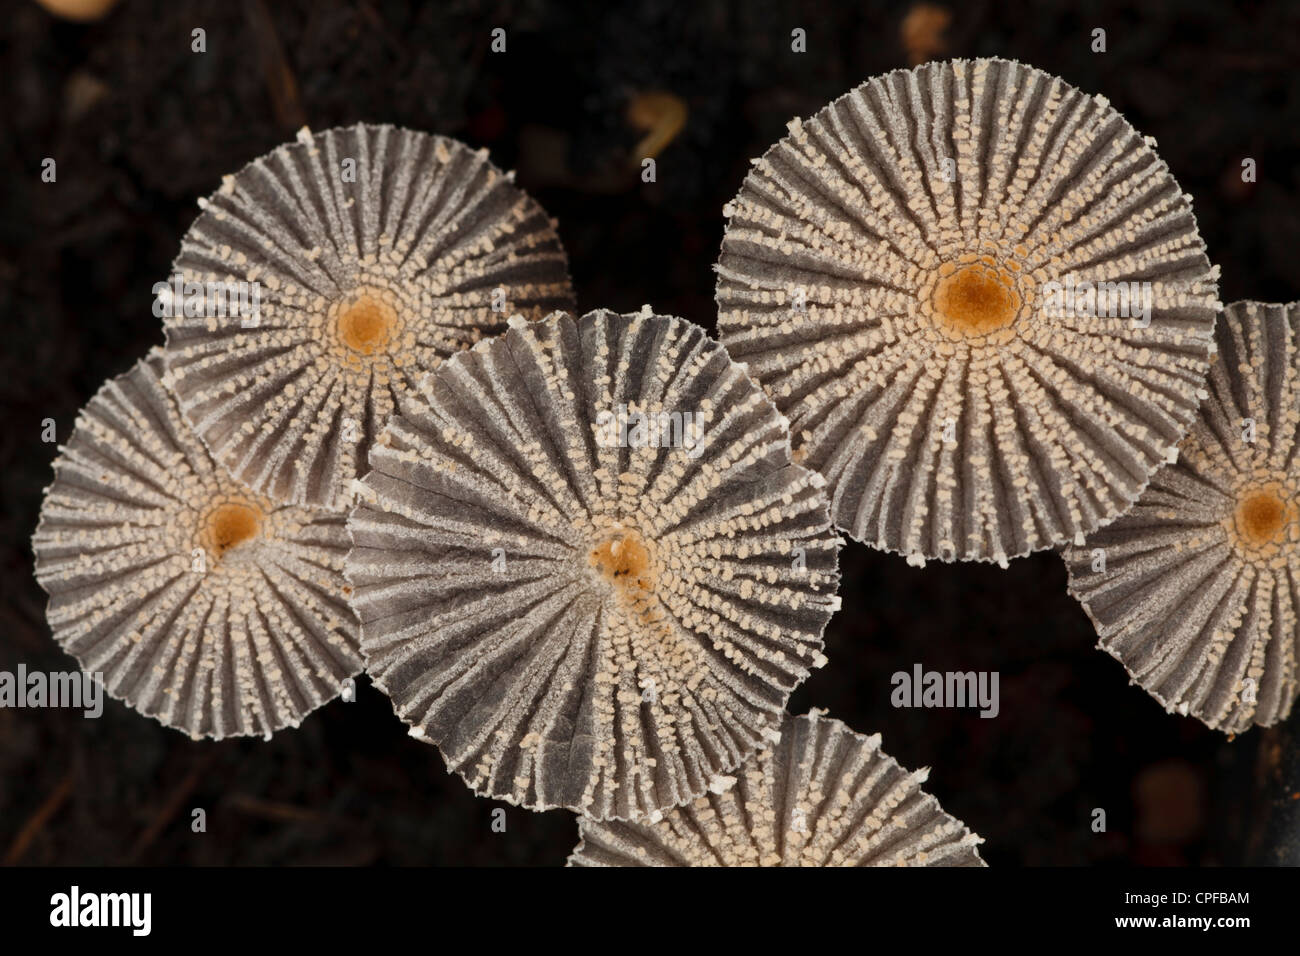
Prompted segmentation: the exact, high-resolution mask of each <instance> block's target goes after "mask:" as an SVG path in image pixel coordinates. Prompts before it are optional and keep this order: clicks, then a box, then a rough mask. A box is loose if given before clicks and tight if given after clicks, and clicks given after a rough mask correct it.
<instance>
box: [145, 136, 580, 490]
mask: <svg viewBox="0 0 1300 956" xmlns="http://www.w3.org/2000/svg"><path fill="white" fill-rule="evenodd" d="M201 205H202V206H203V213H202V214H201V215H200V216H199V217H198V219H197V220H196V221H195V222H194V224H193V226H191V227H190V230H189V232H188V233H187V234H186V236H185V239H184V242H183V244H182V247H181V252H180V255H179V256H178V257H177V259H176V262H175V264H174V272H175V273H176V274H177V275H178V276H179V277H180V279H181V281H182V282H188V283H192V284H193V285H192V288H193V289H196V290H197V289H198V288H199V287H200V285H199V284H202V288H203V289H205V290H206V289H207V287H208V284H209V283H213V284H214V285H215V287H216V288H217V290H219V291H226V292H227V295H228V296H229V290H232V289H235V288H238V290H239V292H240V295H241V296H242V297H243V300H244V301H245V303H246V302H247V301H248V300H253V299H256V305H255V308H253V309H252V310H251V311H252V312H253V313H254V314H253V315H251V316H250V315H249V314H247V313H248V312H249V311H250V310H249V309H247V308H246V309H245V310H244V313H243V314H240V315H217V316H214V315H212V314H201V315H185V314H179V315H175V314H172V315H168V316H167V317H166V319H165V325H166V330H167V367H168V385H169V386H170V387H171V388H172V389H173V390H174V391H175V393H176V395H177V398H178V399H179V400H180V405H181V409H182V411H183V412H184V413H185V416H186V417H187V418H188V419H189V421H190V422H191V424H192V425H193V426H194V428H195V430H196V431H197V432H198V434H199V436H200V437H201V438H202V439H203V440H204V441H205V442H206V443H207V444H208V446H209V448H211V449H212V452H213V454H214V455H215V456H216V458H217V459H218V460H219V461H221V462H222V463H223V464H224V465H225V466H227V467H228V468H229V469H230V470H231V472H232V473H233V474H234V475H235V476H236V477H237V478H239V479H240V480H242V481H243V482H245V483H246V484H248V485H249V486H250V487H251V488H253V489H254V490H256V491H259V492H261V493H263V494H265V495H268V496H269V497H272V498H274V499H276V500H283V501H290V502H293V503H297V504H319V505H326V506H330V507H338V508H343V507H345V506H346V504H347V502H348V496H349V492H350V484H351V481H352V480H353V479H354V478H356V477H357V474H358V470H359V469H362V470H363V469H364V462H365V460H366V459H365V453H366V450H367V449H368V448H369V446H370V443H371V441H372V440H373V438H374V436H375V435H376V434H377V433H378V431H379V429H380V427H381V426H382V424H383V422H384V421H385V420H386V419H387V417H388V415H389V414H390V413H391V412H392V411H393V410H394V408H396V407H397V405H398V403H399V402H400V400H401V398H402V396H403V395H404V394H406V393H407V392H409V391H410V390H412V388H413V387H414V386H415V384H416V383H417V382H418V381H419V378H420V377H421V376H422V375H423V374H424V373H425V372H427V371H428V370H429V369H432V368H434V367H435V366H436V365H437V364H438V362H439V361H441V360H442V359H443V358H445V357H446V356H448V355H450V354H452V353H453V352H456V351H459V350H460V349H462V348H464V347H466V346H469V345H472V344H473V343H474V342H476V341H478V340H479V339H480V338H482V337H483V336H485V335H491V334H494V333H496V332H499V331H500V330H502V329H504V328H505V322H506V318H507V317H508V316H509V315H511V314H513V313H523V314H526V315H528V316H530V317H533V318H540V317H541V316H543V315H545V314H547V313H549V312H550V311H551V310H553V309H556V308H570V307H572V304H573V293H572V289H571V287H570V284H569V280H568V273H567V264H566V260H565V255H564V250H563V249H562V248H561V246H560V241H559V238H558V236H557V235H556V232H555V226H554V223H552V222H551V220H549V219H548V218H547V217H546V214H545V213H544V212H543V211H542V209H541V208H540V207H539V206H538V205H537V204H536V203H535V202H533V200H531V199H530V198H529V197H528V196H526V195H525V194H524V193H523V192H521V191H520V190H519V189H518V188H517V187H516V186H515V185H514V182H513V175H512V174H505V173H502V172H501V171H500V170H498V169H497V168H496V167H495V166H493V165H492V164H491V163H490V162H489V161H488V160H487V158H486V151H483V152H474V151H473V150H471V149H470V148H469V147H467V146H465V145H464V144H462V143H458V142H456V141H455V140H450V139H446V138H444V137H441V136H430V135H428V134H425V133H419V132H414V131H411V130H403V129H397V128H394V127H391V126H368V125H357V126H350V127H346V128H340V129H333V130H329V131H327V132H325V133H322V134H318V135H317V134H312V133H311V132H309V131H307V130H303V131H302V132H301V133H300V134H299V138H298V142H296V143H290V144H288V145H285V146H281V147H279V148H277V149H275V150H273V151H272V152H271V153H270V154H268V155H267V156H263V157H262V158H260V159H257V160H255V161H254V162H252V163H250V164H249V165H248V166H246V167H245V168H244V169H243V170H241V171H240V172H239V173H237V174H235V175H234V176H231V177H227V178H226V180H225V181H224V182H223V184H222V186H221V188H220V189H219V190H218V191H217V192H216V193H215V194H214V195H213V196H211V197H210V198H209V199H207V200H206V201H204V202H203V203H201ZM250 287H251V288H252V290H253V292H252V293H251V294H250V293H249V291H248V290H249V288H250ZM169 311H171V312H177V311H182V310H180V309H177V308H173V309H171V310H169ZM193 311H196V312H197V311H200V310H197V309H195V310H193ZM202 311H205V312H208V313H211V312H213V311H221V309H220V307H219V306H217V307H214V308H209V309H206V310H202ZM226 311H229V310H226Z"/></svg>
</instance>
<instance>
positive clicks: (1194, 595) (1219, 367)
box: [1064, 302, 1300, 733]
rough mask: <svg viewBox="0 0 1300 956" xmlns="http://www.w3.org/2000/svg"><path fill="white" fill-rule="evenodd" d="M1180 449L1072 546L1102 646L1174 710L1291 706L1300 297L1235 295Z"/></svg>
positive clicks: (1299, 514)
mask: <svg viewBox="0 0 1300 956" xmlns="http://www.w3.org/2000/svg"><path fill="white" fill-rule="evenodd" d="M1215 339H1216V342H1217V344H1218V354H1217V355H1216V357H1215V361H1214V363H1213V365H1212V367H1211V369H1210V377H1209V397H1208V399H1207V400H1206V401H1205V403H1204V404H1203V405H1202V406H1201V411H1200V414H1199V416H1198V418H1197V420H1196V422H1195V423H1194V424H1193V425H1192V429H1191V431H1190V433H1189V434H1188V436H1187V438H1186V439H1184V441H1183V443H1182V446H1181V447H1180V450H1179V454H1178V460H1177V462H1176V463H1175V464H1171V465H1167V466H1166V467H1165V468H1163V469H1162V470H1161V471H1159V472H1157V473H1156V475H1155V477H1153V478H1152V479H1151V485H1150V487H1148V488H1147V490H1146V491H1145V492H1144V493H1143V495H1142V497H1141V498H1140V499H1139V500H1138V503H1137V505H1136V506H1135V507H1134V508H1133V510H1132V511H1131V512H1129V513H1128V514H1127V515H1125V516H1124V517H1122V518H1120V519H1119V520H1118V521H1116V522H1114V523H1113V524H1111V525H1109V526H1108V527H1106V528H1104V529H1103V530H1101V531H1098V532H1097V533H1095V534H1093V535H1090V536H1089V537H1088V538H1087V540H1086V541H1085V542H1084V544H1083V545H1082V546H1081V547H1075V548H1069V549H1067V550H1066V551H1065V552H1064V556H1065V562H1066V567H1067V569H1068V570H1069V578H1070V580H1069V588H1070V593H1071V594H1072V595H1074V597H1075V598H1077V599H1078V600H1079V601H1080V602H1081V603H1082V604H1083V607H1084V610H1085V611H1087V613H1088V616H1089V617H1090V618H1091V619H1092V621H1093V623H1094V624H1095V625H1096V627H1097V633H1098V635H1099V637H1100V645H1099V646H1100V647H1101V648H1102V649H1104V650H1105V651H1106V652H1107V653H1109V654H1111V655H1112V656H1113V657H1115V658H1116V659H1118V660H1119V661H1120V662H1121V663H1122V664H1123V665H1124V667H1125V668H1126V669H1127V670H1128V672H1129V675H1130V677H1131V678H1132V679H1133V681H1134V682H1135V683H1137V684H1139V685H1141V686H1142V687H1143V688H1144V689H1145V690H1146V691H1147V692H1148V693H1149V694H1151V696H1152V697H1154V698H1155V699H1156V700H1158V701H1159V702H1160V703H1161V704H1163V705H1164V706H1165V707H1166V708H1167V709H1168V710H1169V711H1171V712H1175V711H1176V712H1177V713H1180V714H1185V715H1186V714H1190V715H1192V716H1194V717H1196V718H1198V719H1199V720H1201V721H1203V722H1204V723H1205V724H1207V725H1208V726H1210V727H1215V728H1218V729H1219V730H1223V731H1225V732H1228V733H1237V732H1239V731H1243V730H1247V729H1249V728H1250V726H1251V724H1252V723H1253V724H1258V725H1260V726H1271V725H1272V724H1276V723H1278V722H1279V721H1281V720H1283V719H1285V718H1286V716H1287V715H1288V714H1289V713H1290V711H1291V706H1292V704H1293V703H1294V702H1295V699H1296V694H1297V676H1296V659H1297V650H1300V624H1298V623H1297V611H1298V610H1300V303H1296V302H1292V303H1290V304H1289V305H1275V304H1265V303H1261V302H1234V303H1232V304H1231V305H1229V306H1228V307H1227V308H1226V309H1225V311H1224V314H1223V316H1222V317H1221V318H1220V320H1219V325H1218V329H1217V331H1216V333H1215Z"/></svg>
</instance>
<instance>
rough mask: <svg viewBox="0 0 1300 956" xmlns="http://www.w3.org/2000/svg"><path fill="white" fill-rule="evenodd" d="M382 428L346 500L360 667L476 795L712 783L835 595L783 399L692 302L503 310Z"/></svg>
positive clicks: (807, 649) (562, 799)
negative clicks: (508, 322) (676, 311)
mask: <svg viewBox="0 0 1300 956" xmlns="http://www.w3.org/2000/svg"><path fill="white" fill-rule="evenodd" d="M424 398H425V401H423V402H421V403H419V404H418V405H417V404H414V403H413V404H412V405H411V407H410V408H409V409H407V410H406V411H404V412H403V413H400V414H398V415H395V416H394V417H393V418H392V420H391V421H390V424H389V426H388V429H387V431H386V433H385V434H384V435H383V436H382V437H381V439H380V441H379V442H378V443H377V444H376V445H375V447H374V449H373V450H372V452H371V456H370V460H371V465H372V471H371V472H370V474H369V475H367V477H366V478H365V479H364V480H363V481H362V482H361V483H360V489H359V493H358V500H357V505H356V507H355V508H354V510H353V513H352V517H351V518H350V519H349V524H348V527H349V530H350V532H351V533H352V536H353V540H354V543H355V547H354V549H353V551H352V552H351V554H350V555H349V557H348V577H349V579H350V580H351V581H352V583H353V584H354V586H355V587H356V593H355V599H354V606H355V607H356V609H357V612H358V615H359V616H360V618H361V623H362V647H363V650H364V652H365V655H366V661H367V670H368V671H369V673H370V674H371V675H372V676H373V678H374V680H375V682H376V684H377V685H378V686H379V687H380V688H381V689H383V690H384V691H386V692H387V693H388V694H389V695H390V696H391V697H392V699H393V702H394V707H395V709H396V711H397V713H398V714H399V716H401V717H402V719H403V720H405V721H406V722H407V723H409V724H411V725H412V727H413V730H412V733H413V734H415V735H417V736H422V737H424V738H426V739H428V740H429V741H431V742H433V743H434V744H436V745H437V746H438V747H439V748H440V749H441V750H442V753H443V755H444V756H445V757H446V760H447V763H448V765H449V766H450V767H451V768H452V769H454V770H456V771H457V772H459V773H460V774H461V775H462V776H463V777H464V779H465V780H466V782H467V783H468V784H469V785H470V786H471V787H472V788H474V789H475V790H476V791H477V792H479V793H480V794H483V795H488V796H492V797H496V798H499V799H503V800H507V801H510V802H514V803H521V804H523V805H525V806H528V807H532V808H535V809H548V808H551V807H567V808H570V809H573V810H579V811H585V812H587V813H590V814H592V815H594V816H598V817H602V818H611V817H618V818H630V817H634V816H647V815H654V814H656V813H658V812H659V811H662V810H664V809H666V808H668V807H671V806H674V805H676V804H679V803H681V802H683V801H685V800H687V799H690V798H692V797H695V796H698V795H699V794H701V793H703V792H705V791H706V790H708V789H709V788H710V787H717V786H720V785H722V782H723V781H724V780H725V776H726V774H727V773H728V772H729V771H730V770H731V769H733V768H734V767H736V766H737V765H738V764H739V763H740V761H741V760H742V759H743V758H744V757H745V756H747V755H748V754H749V753H750V752H752V751H753V750H754V749H755V748H756V747H758V746H760V745H761V744H763V743H766V742H770V740H771V739H773V738H774V737H775V734H776V732H777V729H778V727H779V725H780V721H781V716H782V714H783V713H784V707H785V702H786V699H787V697H788V695H789V694H790V691H791V690H792V689H793V688H794V687H795V686H796V685H797V684H798V683H799V682H800V681H802V680H803V679H804V678H805V677H806V676H807V675H808V673H809V672H810V669H811V668H813V667H815V666H820V664H821V663H823V662H824V658H823V657H822V655H821V646H822V631H823V629H824V627H825V625H826V623H827V621H828V619H829V618H830V615H831V613H832V612H833V611H834V610H835V608H837V607H838V604H839V600H838V598H837V597H836V596H835V589H836V586H837V584H838V572H837V570H836V556H837V552H838V549H839V544H840V542H839V538H838V536H837V535H836V534H835V533H834V531H833V529H832V528H831V527H830V521H829V514H828V512H827V505H826V500H825V496H824V494H823V490H822V488H823V485H824V482H823V481H822V479H821V477H820V476H819V475H817V474H816V473H815V472H811V471H808V470H807V469H804V468H802V467H800V466H798V465H795V464H793V463H792V462H791V461H790V448H789V437H788V433H787V431H786V427H785V421H784V419H782V418H781V416H780V415H779V414H778V413H777V412H776V410H775V409H774V408H773V407H772V404H771V402H769V401H768V400H767V398H766V397H764V395H763V393H762V391H761V390H760V389H759V388H758V387H757V385H755V384H754V383H753V382H752V381H751V380H750V379H749V378H748V377H747V376H746V375H745V374H744V372H743V371H742V370H741V369H740V368H739V367H738V366H737V365H736V364H735V363H733V362H732V361H731V360H730V359H729V358H728V356H727V353H726V351H725V350H724V349H722V347H721V346H719V345H718V344H717V343H716V342H713V341H711V340H710V339H709V338H708V336H707V335H705V333H704V332H703V330H702V329H700V328H699V327H698V326H695V325H692V324H691V323H689V322H685V321H683V320H681V319H676V318H671V317H665V316H657V315H652V314H650V312H649V310H648V309H647V310H645V311H643V312H642V313H639V314H631V315H616V314H614V313H611V312H592V313H589V314H588V315H586V316H584V317H583V318H582V319H580V320H575V319H574V318H573V317H571V316H568V315H565V314H559V313H557V314H555V315H552V316H550V317H549V318H547V319H545V320H544V321H542V322H537V323H524V322H522V321H516V322H512V328H511V329H510V330H509V331H508V332H507V333H506V334H505V335H504V336H501V337H498V338H497V339H494V340H492V341H490V342H484V343H482V344H480V345H479V346H477V347H475V348H473V349H471V350H468V351H466V352H463V353H460V354H458V355H455V356H453V357H452V358H450V359H448V360H447V361H446V362H445V363H444V364H443V365H442V366H441V367H440V368H439V369H438V370H437V371H436V372H434V373H433V374H431V375H430V376H429V379H428V380H427V382H426V384H425V396H424Z"/></svg>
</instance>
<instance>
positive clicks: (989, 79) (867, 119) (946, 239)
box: [717, 60, 1218, 563]
mask: <svg viewBox="0 0 1300 956" xmlns="http://www.w3.org/2000/svg"><path fill="white" fill-rule="evenodd" d="M725 212H726V214H727V216H728V220H729V221H728V225H727V231H726V236H725V238H724V239H723V243H722V253H721V258H720V260H719V263H718V291H717V294H718V308H719V316H718V329H719V333H720V336H721V339H722V342H723V344H724V345H725V346H726V347H727V349H728V351H729V352H730V353H731V355H732V356H733V357H734V358H735V359H736V361H738V362H742V363H745V364H746V365H747V367H748V369H749V371H750V374H752V375H754V376H755V377H756V378H757V379H758V380H759V381H760V382H761V383H762V385H763V386H764V388H765V389H766V390H767V392H768V394H769V395H770V396H771V397H772V400H773V401H774V402H775V403H776V405H777V407H778V408H779V409H780V410H781V411H782V412H783V413H784V414H785V415H786V416H787V417H789V419H790V431H791V440H792V442H793V444H794V448H795V458H796V460H798V461H800V462H802V463H803V464H805V465H807V466H808V467H810V468H815V469H817V470H818V471H820V472H821V473H822V474H823V475H825V477H826V479H827V481H828V482H829V483H830V485H831V512H832V515H833V517H834V520H835V523H836V525H837V526H838V527H840V528H843V529H844V530H846V531H848V532H849V534H851V535H852V536H853V537H854V538H857V539H859V540H861V541H864V542H866V543H867V544H870V545H872V546H874V547H877V548H881V549H886V550H890V551H895V552H899V553H901V554H904V555H906V556H907V557H908V559H909V560H910V561H912V562H914V563H923V562H924V561H925V560H926V559H927V558H936V557H937V558H941V559H943V560H946V561H951V560H982V561H997V562H999V563H1004V562H1005V561H1006V560H1007V559H1008V558H1011V557H1015V556H1017V555H1022V554H1026V553H1028V552H1030V551H1036V550H1041V549H1043V548H1047V547H1050V546H1053V545H1056V544H1060V543H1062V542H1066V541H1070V540H1075V539H1077V538H1079V537H1080V536H1081V535H1082V534H1084V533H1086V532H1088V531H1091V530H1093V529H1095V528H1097V527H1099V526H1101V525H1103V524H1105V523H1106V522H1108V521H1110V520H1112V519H1114V518H1115V517H1116V516H1117V515H1119V514H1121V513H1123V512H1124V511H1126V510H1127V509H1128V507H1129V505H1130V504H1131V503H1132V502H1133V501H1134V500H1136V498H1137V496H1138V494H1139V493H1140V492H1141V490H1142V488H1143V487H1145V485H1146V483H1147V481H1148V479H1149V477H1150V475H1151V473H1152V472H1154V471H1155V470H1156V469H1157V468H1158V467H1160V465H1161V463H1162V462H1163V461H1164V460H1165V459H1166V456H1167V454H1168V452H1169V450H1170V449H1171V448H1172V447H1173V446H1174V445H1175V444H1176V443H1177V442H1178V441H1179V439H1181V438H1182V436H1183V434H1184V432H1185V431H1186V428H1187V426H1188V423H1189V422H1190V421H1191V418H1192V416H1193V414H1194V412H1195V409H1196V405H1197V401H1198V393H1199V392H1200V391H1201V390H1202V389H1203V387H1204V379H1205V373H1206V369H1207V367H1208V350H1209V346H1210V341H1211V331H1212V329H1213V325H1214V317H1215V310H1216V308H1217V307H1218V303H1217V300H1216V276H1217V270H1215V269H1212V268H1211V266H1210V263H1209V261H1208V260H1207V259H1206V256H1205V251H1204V246H1203V243H1202V242H1201V238H1200V236H1199V234H1198V233H1197V229H1196V221H1195V218H1194V217H1193V215H1192V210H1191V205H1190V202H1189V197H1187V196H1184V195H1183V193H1182V191H1181V190H1180V189H1179V187H1178V184H1177V183H1176V182H1174V179H1173V177H1172V176H1171V175H1170V173H1169V170H1168V168H1167V167H1166V165H1165V164H1164V162H1162V161H1161V160H1160V158H1159V157H1158V156H1157V155H1156V154H1155V152H1154V151H1153V149H1152V143H1151V142H1150V141H1148V140H1144V139H1143V137H1141V136H1140V135H1138V133H1137V132H1135V131H1134V130H1133V128H1132V127H1131V126H1129V124H1128V123H1126V122H1125V121H1124V119H1123V117H1121V116H1120V115H1119V114H1118V113H1116V112H1115V110H1114V109H1112V108H1111V107H1110V106H1109V105H1108V103H1107V102H1106V100H1105V98H1104V97H1101V96H1096V97H1090V96H1085V95H1083V94H1082V93H1080V92H1079V91H1078V90H1075V89H1073V88H1072V87H1070V86H1069V85H1068V84H1066V83H1064V82H1063V81H1061V80H1059V79H1057V78H1055V77H1052V76H1049V75H1047V74H1045V73H1042V72H1040V71H1039V70H1035V69H1033V68H1031V67H1028V66H1025V65H1023V64H1020V63H1014V62H1009V61H1006V60H974V61H970V60H956V61H952V62H947V63H929V64H926V65H924V66H921V67H919V68H917V69H915V70H909V71H897V72H894V73H890V74H888V75H886V76H883V77H879V78H877V79H873V80H871V81H870V82H868V83H865V84H864V85H862V86H860V87H858V88H857V89H855V90H853V91H851V92H849V93H847V94H845V95H844V96H842V97H840V98H839V99H838V100H836V101H835V102H834V103H832V104H831V105H829V106H827V107H826V108H825V109H823V110H822V111H821V112H819V113H818V114H817V115H816V116H814V117H813V118H812V119H810V120H808V121H806V122H800V121H799V120H794V121H793V122H791V124H790V134H789V136H787V137H786V138H785V139H783V140H781V142H779V143H777V144H776V145H775V146H774V147H772V149H770V150H769V151H768V152H767V154H766V155H764V156H763V157H762V158H761V159H759V160H756V163H755V166H754V168H753V170H752V171H751V172H750V174H749V176H748V177H747V178H746V180H745V182H744V185H743V186H742V187H741V190H740V193H739V195H737V196H736V198H735V199H734V200H733V201H732V202H731V203H729V204H728V205H727V207H726V209H725ZM1101 282H1106V283H1122V284H1123V285H1122V289H1121V288H1119V287H1116V288H1114V289H1112V288H1110V287H1107V288H1106V289H1104V290H1103V294H1102V304H1103V311H1104V312H1106V313H1111V312H1117V313H1120V314H1119V315H1110V314H1107V315H1106V316H1104V317H1097V316H1096V315H1094V314H1090V313H1095V312H1096V311H1097V310H1096V305H1097V296H1096V291H1097V290H1096V287H1095V284H1096V283H1101ZM1143 283H1149V284H1150V285H1149V287H1148V286H1143V285H1142V284H1143ZM1087 284H1093V293H1092V298H1091V299H1089V295H1088V293H1087V289H1088V288H1089V285H1087ZM1134 284H1135V285H1134ZM1058 286H1059V288H1058ZM1076 290H1077V293H1078V295H1077V297H1076V295H1075V293H1076ZM1133 291H1136V292H1137V293H1138V296H1139V298H1136V299H1131V298H1129V296H1128V294H1129V293H1131V292H1133ZM1146 291H1149V293H1150V315H1149V319H1150V321H1149V324H1148V325H1144V324H1143V323H1145V321H1146V319H1147V316H1146V314H1145V311H1144V310H1143V302H1144V298H1143V297H1144V295H1145V292H1146ZM1121 296H1123V298H1121ZM1089 302H1091V303H1092V304H1091V305H1089ZM1132 312H1137V313H1138V314H1137V315H1136V316H1133V315H1131V314H1130V313H1132Z"/></svg>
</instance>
